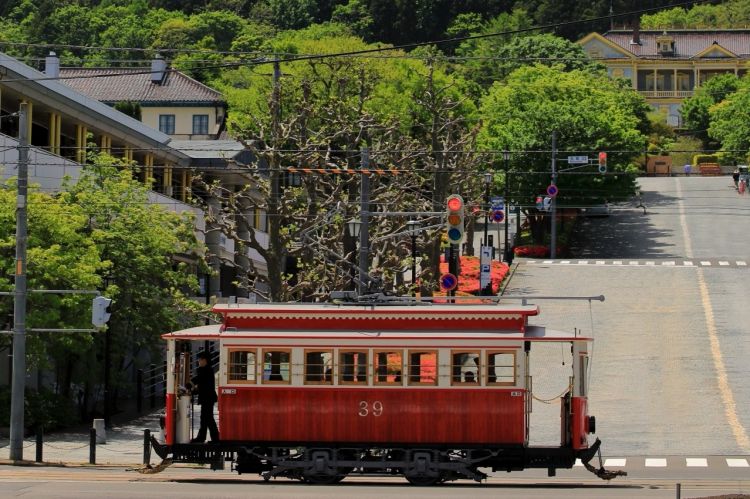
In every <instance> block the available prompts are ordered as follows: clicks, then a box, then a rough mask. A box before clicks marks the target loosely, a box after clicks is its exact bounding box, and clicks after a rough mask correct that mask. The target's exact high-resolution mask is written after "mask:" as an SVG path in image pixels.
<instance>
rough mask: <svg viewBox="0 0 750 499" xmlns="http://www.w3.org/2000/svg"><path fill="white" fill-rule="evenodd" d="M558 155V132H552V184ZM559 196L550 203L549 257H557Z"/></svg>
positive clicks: (554, 178) (555, 179)
mask: <svg viewBox="0 0 750 499" xmlns="http://www.w3.org/2000/svg"><path fill="white" fill-rule="evenodd" d="M556 157H557V132H552V185H555V182H556V181H557V172H556V171H555V167H556V166H557V165H556V164H555V161H556ZM556 200H557V196H554V197H553V198H552V202H551V203H550V206H551V208H552V210H551V213H552V220H551V223H552V229H551V231H550V243H549V257H550V258H553V259H554V258H555V254H556V252H555V249H556V248H555V243H556V241H557V220H556V219H557V216H556V208H557V201H556Z"/></svg>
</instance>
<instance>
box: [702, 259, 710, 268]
mask: <svg viewBox="0 0 750 499" xmlns="http://www.w3.org/2000/svg"><path fill="white" fill-rule="evenodd" d="M701 265H703V266H704V267H710V266H711V262H707V261H705V260H701Z"/></svg>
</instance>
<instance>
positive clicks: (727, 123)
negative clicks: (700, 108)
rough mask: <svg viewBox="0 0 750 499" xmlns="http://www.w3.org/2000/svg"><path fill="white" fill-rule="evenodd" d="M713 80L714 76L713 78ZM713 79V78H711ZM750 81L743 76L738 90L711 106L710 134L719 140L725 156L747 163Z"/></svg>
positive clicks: (749, 132)
mask: <svg viewBox="0 0 750 499" xmlns="http://www.w3.org/2000/svg"><path fill="white" fill-rule="evenodd" d="M712 80H713V78H712ZM709 81H711V80H709ZM748 106H750V82H748V79H747V78H743V79H742V80H741V82H740V85H739V87H738V88H737V91H736V92H734V93H731V94H729V95H728V96H727V97H726V98H725V99H724V100H722V101H721V102H719V103H718V104H716V105H714V106H713V107H711V108H709V121H710V123H711V124H710V126H709V128H708V135H709V137H711V138H712V139H714V140H716V141H718V142H719V143H721V145H722V149H723V150H724V151H725V153H724V155H725V156H724V157H725V158H727V159H729V160H732V161H737V162H742V163H745V162H747V161H748V158H750V155H748V150H750V113H748V109H750V107H748Z"/></svg>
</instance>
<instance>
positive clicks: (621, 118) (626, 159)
mask: <svg viewBox="0 0 750 499" xmlns="http://www.w3.org/2000/svg"><path fill="white" fill-rule="evenodd" d="M645 109H647V105H646V103H645V102H644V101H643V99H642V98H641V97H640V96H638V95H636V94H635V93H634V92H631V91H629V90H627V89H624V88H621V87H620V86H619V85H618V84H617V83H616V82H613V81H612V80H610V79H609V78H607V77H606V76H604V75H598V76H597V75H592V74H591V73H589V72H586V71H581V70H574V71H570V72H563V71H561V70H559V69H556V68H549V67H546V66H542V65H536V66H534V67H527V68H521V69H519V70H517V71H515V72H514V73H512V74H511V75H510V76H509V77H508V79H507V81H506V82H505V83H504V84H502V85H501V84H499V83H495V84H494V85H493V86H492V88H491V89H490V91H489V93H488V95H487V96H486V97H485V98H484V100H483V101H482V107H481V111H480V113H481V115H482V120H483V127H482V130H481V132H480V136H479V143H480V145H482V146H483V147H484V148H485V149H487V150H490V151H502V150H505V149H508V150H510V151H514V152H515V154H514V155H513V159H512V172H513V173H512V174H511V178H510V179H509V181H510V183H511V186H512V192H513V193H514V196H513V197H514V199H517V200H518V201H519V202H520V203H521V204H522V205H525V206H528V205H533V203H534V197H535V196H536V195H537V194H539V193H542V192H544V189H545V188H546V186H547V185H548V184H549V182H550V174H549V173H544V172H549V171H550V166H549V161H550V158H549V153H531V152H528V153H527V152H525V151H548V150H549V149H550V146H551V135H552V132H553V131H555V132H557V148H558V150H559V151H567V153H568V154H575V153H576V152H579V151H584V152H587V153H588V152H589V151H600V150H605V151H610V152H609V154H608V162H607V163H608V170H609V172H611V173H615V172H622V173H624V174H623V175H606V176H602V175H596V174H591V175H565V174H564V173H563V174H560V175H559V177H558V182H557V184H558V186H559V188H560V194H559V195H558V202H559V203H560V206H561V207H564V206H571V207H575V206H582V205H587V204H591V203H594V202H600V201H601V200H605V199H606V200H609V201H612V200H619V199H625V198H627V197H628V196H629V195H630V194H632V192H633V188H634V176H633V175H632V173H634V166H633V163H632V162H633V160H634V159H635V157H636V155H637V154H638V153H637V152H636V151H640V150H642V148H643V143H644V139H645V137H644V136H643V134H642V132H641V129H643V128H645V127H646V126H645V125H644V124H643V123H641V121H640V120H639V118H638V117H639V116H643V115H645ZM621 151H622V152H621ZM626 151H627V152H626ZM631 151H632V152H631ZM560 154H561V155H562V154H564V153H560ZM495 157H496V158H497V156H495ZM498 163H499V162H498Z"/></svg>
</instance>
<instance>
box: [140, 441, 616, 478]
mask: <svg viewBox="0 0 750 499" xmlns="http://www.w3.org/2000/svg"><path fill="white" fill-rule="evenodd" d="M600 443H601V442H600V441H599V440H598V439H597V440H596V442H595V443H594V445H592V446H591V447H590V448H588V449H586V450H584V451H575V450H573V449H571V448H565V447H503V448H469V449H448V448H442V447H440V448H438V447H436V448H430V447H425V446H424V445H422V446H419V447H391V448H380V447H365V446H345V447H330V446H316V447H290V446H278V447H277V446H256V445H252V444H248V443H243V442H236V443H234V442H219V443H216V444H212V443H208V444H176V445H173V446H167V445H163V444H160V443H158V442H157V441H156V440H155V439H152V445H153V447H154V450H155V451H156V453H157V454H158V455H159V456H160V457H161V458H163V459H166V458H168V457H169V458H170V459H171V460H172V462H174V463H197V464H209V465H210V466H211V468H212V469H224V467H225V463H226V462H231V463H232V470H233V471H236V472H237V473H239V474H243V473H257V474H259V475H260V476H262V477H263V478H264V479H265V480H270V479H271V478H277V477H284V478H290V479H295V480H300V481H303V482H305V483H310V484H334V483H338V482H340V481H341V480H343V479H344V478H346V477H347V476H350V475H368V476H373V475H380V476H403V477H404V478H406V480H408V481H409V482H410V483H411V484H413V485H435V484H439V483H442V482H447V481H452V480H459V479H469V480H474V481H477V482H481V481H482V480H484V479H486V478H487V475H486V474H485V473H483V472H482V471H480V470H479V468H489V469H491V470H492V471H507V472H511V471H520V470H524V469H529V468H542V469H547V473H548V475H549V476H554V475H555V474H556V470H557V469H568V468H571V467H572V466H573V465H574V464H575V460H576V459H580V460H581V462H582V463H583V464H584V466H586V468H587V469H589V470H590V471H592V472H593V473H595V474H596V475H597V476H599V477H600V478H603V479H607V480H609V479H611V478H614V477H615V476H618V475H620V474H624V473H623V472H609V471H606V470H604V469H603V468H601V467H600V468H599V469H596V468H594V467H593V466H591V465H590V464H589V461H591V459H592V458H593V457H594V456H595V455H596V453H597V452H598V451H599V446H600Z"/></svg>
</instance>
